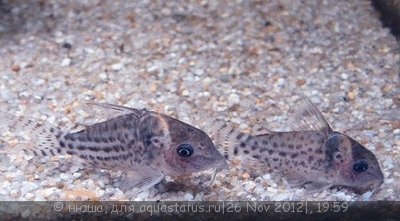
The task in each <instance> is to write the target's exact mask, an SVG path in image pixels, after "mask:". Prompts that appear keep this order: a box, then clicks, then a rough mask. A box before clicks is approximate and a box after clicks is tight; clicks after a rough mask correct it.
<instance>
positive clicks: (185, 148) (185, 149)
mask: <svg viewBox="0 0 400 221" xmlns="http://www.w3.org/2000/svg"><path fill="white" fill-rule="evenodd" d="M176 152H177V153H178V154H179V156H181V157H190V155H192V154H193V147H192V145H190V144H186V143H184V144H181V145H179V146H178V148H176Z"/></svg>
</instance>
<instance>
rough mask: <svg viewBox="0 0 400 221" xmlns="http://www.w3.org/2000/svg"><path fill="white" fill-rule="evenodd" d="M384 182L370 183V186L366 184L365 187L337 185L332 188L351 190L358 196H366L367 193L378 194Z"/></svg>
mask: <svg viewBox="0 0 400 221" xmlns="http://www.w3.org/2000/svg"><path fill="white" fill-rule="evenodd" d="M382 183H383V180H382V181H380V182H370V183H368V184H365V185H363V186H359V187H357V186H348V185H335V186H332V187H331V188H341V187H344V188H346V189H349V190H351V191H353V192H354V193H356V194H358V195H363V194H366V193H367V192H370V195H373V194H376V193H377V192H379V190H380V189H379V187H380V186H381V185H382Z"/></svg>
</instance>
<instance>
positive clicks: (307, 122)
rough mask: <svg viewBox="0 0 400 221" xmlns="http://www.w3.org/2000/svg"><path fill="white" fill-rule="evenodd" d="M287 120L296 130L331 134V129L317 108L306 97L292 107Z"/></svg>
mask: <svg viewBox="0 0 400 221" xmlns="http://www.w3.org/2000/svg"><path fill="white" fill-rule="evenodd" d="M290 115H291V116H290V117H289V120H290V121H291V123H292V125H293V126H294V127H295V129H297V130H313V131H322V132H324V133H325V134H330V133H332V132H333V131H332V128H331V126H330V125H329V123H328V122H327V121H326V119H325V117H324V116H323V115H322V113H321V112H320V111H319V110H318V108H317V107H316V106H315V105H314V104H313V103H311V101H310V100H309V99H308V98H306V97H301V98H300V99H299V100H297V101H296V102H295V104H294V105H293V106H292V111H291V112H290Z"/></svg>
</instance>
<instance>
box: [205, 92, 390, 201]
mask: <svg viewBox="0 0 400 221" xmlns="http://www.w3.org/2000/svg"><path fill="white" fill-rule="evenodd" d="M296 107H298V109H297V110H296V111H295V112H294V113H293V116H292V118H293V119H292V120H293V121H294V124H296V125H297V126H298V128H299V130H295V131H289V132H274V131H269V132H267V133H265V134H260V135H251V134H246V133H242V132H238V131H236V130H234V129H232V128H231V127H229V126H227V125H226V124H225V123H220V124H215V125H214V127H213V128H212V131H213V134H214V136H215V140H216V143H217V146H221V147H223V150H222V151H223V155H224V156H225V158H226V159H228V160H230V159H232V158H239V159H241V161H242V164H241V165H242V166H243V167H244V168H246V169H248V170H250V171H252V172H254V171H257V172H258V173H266V172H269V171H271V170H275V171H278V172H282V173H283V174H284V175H285V176H286V178H287V180H288V181H289V183H291V184H292V185H294V186H304V187H306V188H307V189H309V190H312V191H315V190H321V189H324V188H330V187H336V186H342V187H346V188H348V189H351V190H353V191H354V192H356V193H359V194H362V193H365V192H367V191H371V193H373V192H374V191H376V190H377V189H378V187H379V186H380V185H381V184H382V183H383V179H384V178H383V174H382V171H381V168H380V166H379V163H378V161H377V159H376V157H375V155H374V154H373V153H372V152H371V151H370V150H368V149H367V148H365V147H364V146H363V145H361V144H360V143H358V142H357V141H356V140H354V139H353V138H351V137H349V136H348V135H346V134H343V133H340V132H337V131H334V130H332V129H331V127H330V126H329V124H328V123H327V121H326V120H325V118H324V117H323V116H322V114H321V112H319V110H318V109H317V108H316V107H315V106H314V105H313V104H312V103H311V102H310V101H309V100H308V99H306V98H303V99H301V100H300V101H299V105H298V106H296Z"/></svg>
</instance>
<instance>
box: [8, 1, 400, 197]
mask: <svg viewBox="0 0 400 221" xmlns="http://www.w3.org/2000/svg"><path fill="white" fill-rule="evenodd" d="M301 2H302V3H300V1H286V0H277V1H240V0H238V1H228V0H226V1H209V2H207V1H199V0H193V1H183V0H182V1H162V0H160V1H132V2H127V1H120V0H116V1H115V0H113V1H111V0H110V1H96V0H87V1H77V0H73V1H56V0H53V1H52V0H44V1H23V0H21V1H18V0H14V1H13V0H4V1H1V3H0V45H1V47H0V57H1V59H0V103H1V111H2V112H4V113H9V114H24V115H29V116H30V117H32V119H38V120H42V121H46V122H47V123H49V124H52V125H56V126H59V127H60V128H63V129H65V130H75V129H77V128H80V127H79V126H77V123H80V124H81V123H93V122H95V121H99V120H100V118H101V115H97V114H95V113H94V112H95V111H90V110H88V108H85V103H87V102H107V103H112V104H121V105H126V106H131V107H136V108H147V109H151V110H155V111H159V112H161V113H164V114H168V115H170V116H173V117H176V118H178V119H180V120H182V121H184V122H187V123H190V124H192V125H194V126H197V127H200V128H202V129H203V130H204V131H206V132H209V131H208V125H207V124H206V123H204V122H205V119H206V118H207V119H215V118H219V119H223V120H226V121H229V122H230V123H231V124H232V125H238V128H239V129H240V130H243V131H248V132H251V131H252V130H254V128H255V127H256V126H257V125H258V126H259V125H262V126H264V127H267V128H269V129H272V130H288V129H290V125H289V124H288V123H287V120H288V119H287V116H288V111H289V109H290V108H293V107H291V104H292V103H293V102H294V101H295V100H296V99H297V98H298V96H296V95H299V94H300V95H305V96H308V97H309V98H310V99H311V100H312V101H313V102H314V103H315V104H316V106H317V107H318V108H319V109H320V110H321V111H322V112H323V113H324V115H325V117H326V118H327V119H328V121H329V122H330V123H331V125H332V127H333V128H334V129H336V130H338V131H342V132H345V133H347V134H348V135H350V136H352V137H353V138H355V139H356V140H358V141H359V142H360V143H362V144H363V145H365V146H366V147H367V148H368V149H370V150H371V151H373V152H374V153H375V154H376V156H377V158H378V161H379V163H380V165H381V168H382V170H383V173H384V176H385V182H384V184H383V185H382V186H381V190H380V191H379V192H378V193H377V194H376V195H373V196H372V197H371V199H379V200H400V180H399V178H400V173H399V171H398V168H400V111H399V110H400V109H399V106H400V90H399V86H400V75H399V74H400V72H399V62H400V61H399V54H398V52H399V46H398V44H397V43H396V40H395V38H394V37H393V36H391V35H390V32H389V30H388V29H386V28H383V27H382V25H381V23H380V22H379V19H378V18H377V15H376V12H375V11H374V10H373V8H372V6H371V5H370V2H369V1H364V0H354V1H336V0H325V1H314V0H306V1H301ZM3 135H4V136H3V137H4V140H5V141H7V142H5V141H4V142H0V148H1V149H3V150H5V149H9V148H13V147H14V146H16V141H15V140H14V138H12V135H13V134H12V133H8V132H5V133H4V134H3ZM31 158H32V157H29V156H27V155H24V154H23V153H4V152H3V153H0V161H1V163H0V164H1V165H0V171H1V173H0V180H1V181H0V199H1V200H306V199H307V200H355V199H356V195H355V194H354V193H352V192H350V191H347V190H326V191H322V192H319V193H315V194H305V192H304V191H303V190H302V189H294V188H290V187H289V186H288V185H287V182H286V181H285V179H280V178H274V177H275V176H274V175H273V174H272V175H271V174H265V175H263V176H260V177H252V176H250V175H249V173H248V172H246V171H244V170H242V169H241V167H240V164H238V165H231V169H230V171H224V172H221V173H219V174H218V175H217V177H216V180H215V181H214V183H213V184H212V185H211V186H209V185H208V182H209V180H210V179H211V176H212V171H206V172H204V173H198V174H194V175H193V176H190V177H182V178H177V179H170V178H169V179H167V181H165V182H163V183H162V184H160V185H158V188H152V189H150V190H149V191H146V192H142V193H140V194H139V195H132V194H130V193H129V192H125V193H124V192H121V191H120V190H119V189H118V188H116V187H115V183H116V182H118V179H119V177H120V176H121V172H120V171H114V172H110V171H106V170H101V171H100V170H96V169H87V168H81V167H80V166H79V165H76V164H73V163H71V162H70V161H68V159H69V157H64V156H61V157H53V158H52V159H49V160H48V161H41V162H38V161H37V160H36V159H31Z"/></svg>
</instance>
